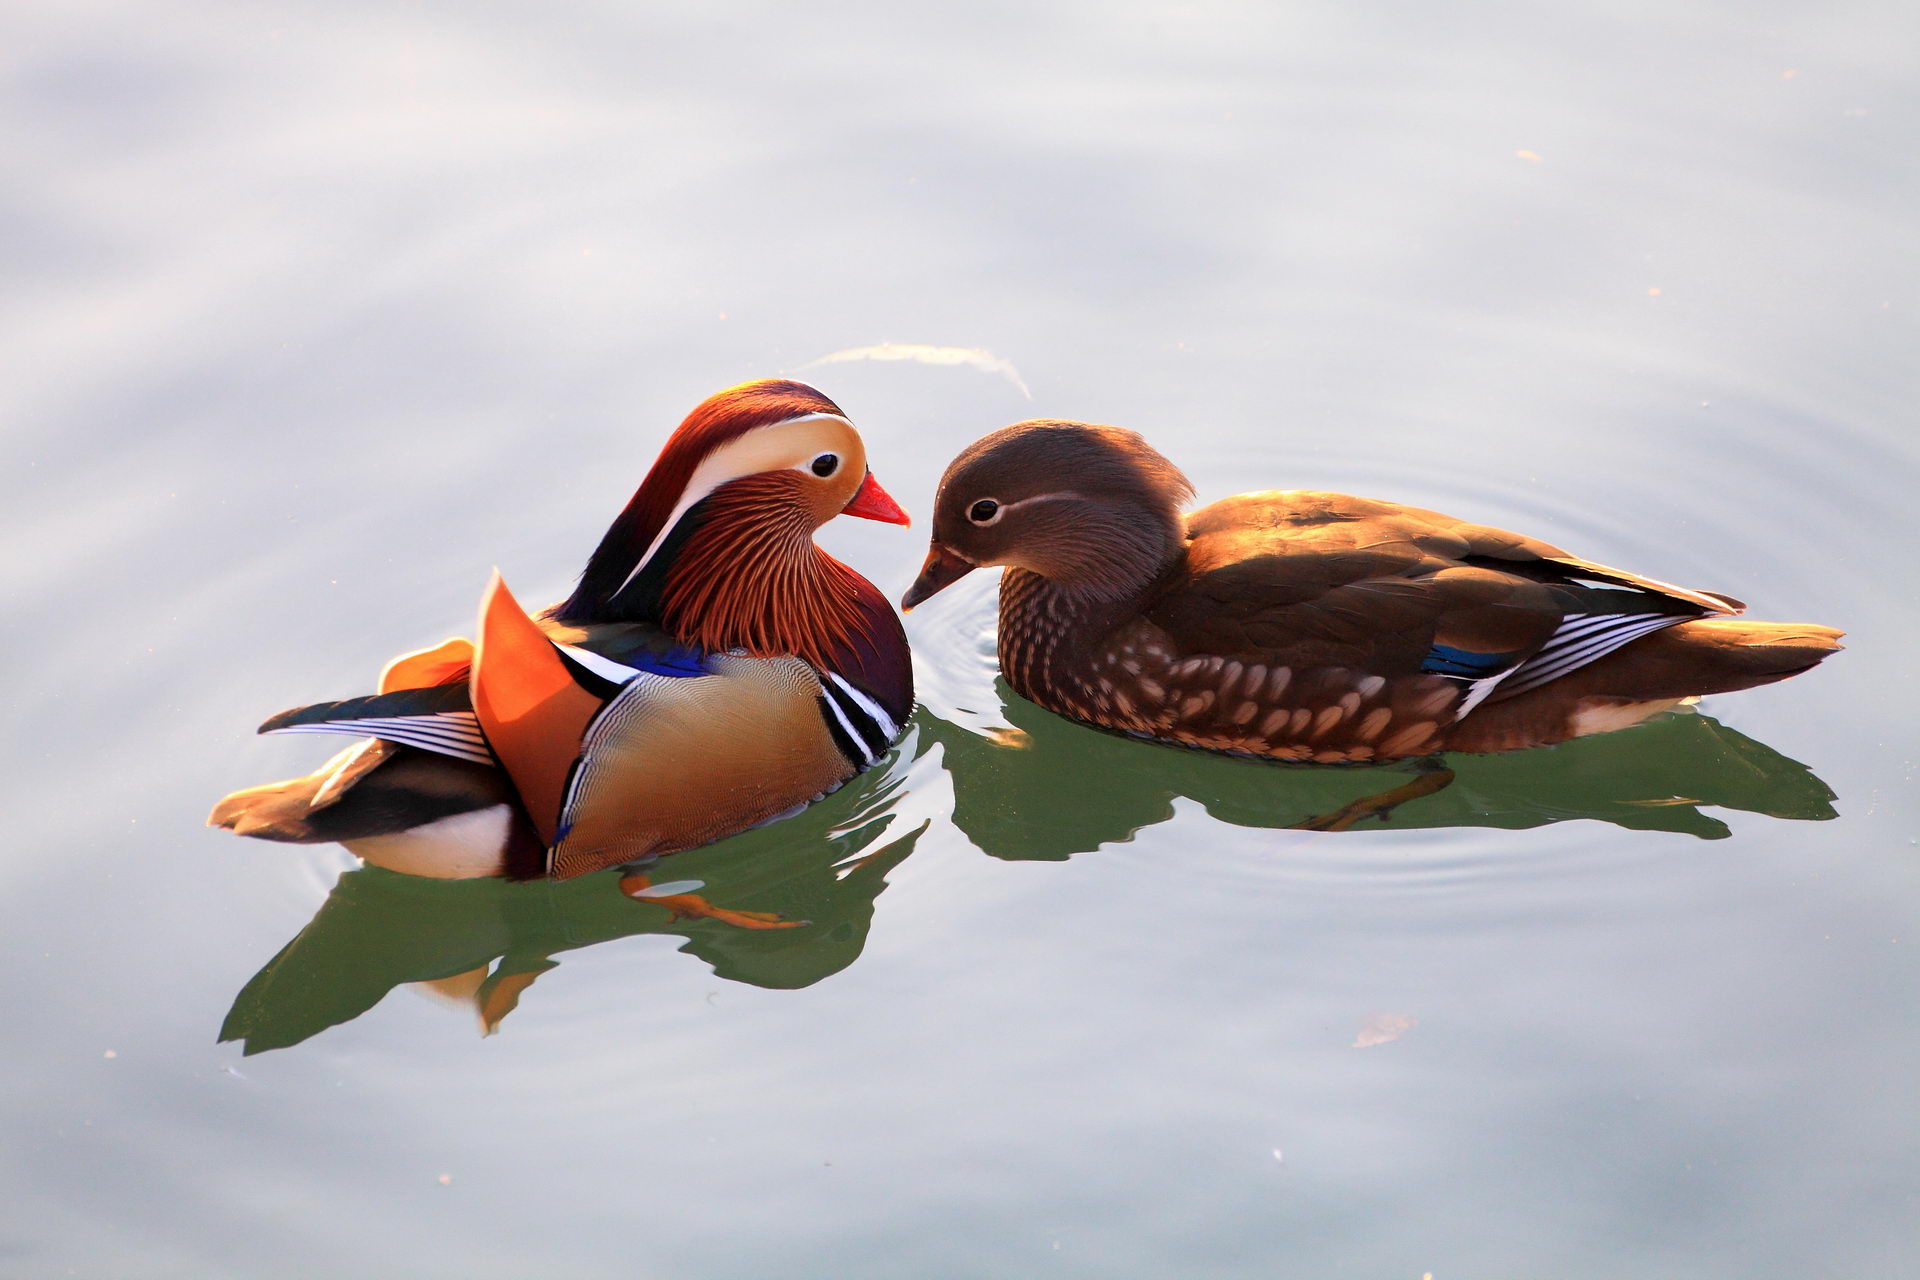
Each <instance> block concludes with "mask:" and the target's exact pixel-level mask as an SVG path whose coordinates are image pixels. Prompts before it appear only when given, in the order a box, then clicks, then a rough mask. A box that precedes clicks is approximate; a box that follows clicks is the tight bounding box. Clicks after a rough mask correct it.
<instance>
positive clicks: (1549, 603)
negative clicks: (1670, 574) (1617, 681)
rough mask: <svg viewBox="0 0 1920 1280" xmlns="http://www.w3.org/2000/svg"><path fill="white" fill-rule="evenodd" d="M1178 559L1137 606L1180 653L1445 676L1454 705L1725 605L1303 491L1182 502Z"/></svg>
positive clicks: (1543, 546) (1429, 516)
mask: <svg viewBox="0 0 1920 1280" xmlns="http://www.w3.org/2000/svg"><path fill="white" fill-rule="evenodd" d="M1186 570H1187V571H1186V572H1185V573H1184V574H1182V575H1180V576H1179V577H1177V578H1176V579H1175V580H1174V581H1173V582H1172V583H1171V584H1170V585H1169V586H1168V587H1167V588H1166V589H1164V590H1163V591H1162V593H1161V594H1160V595H1159V596H1158V597H1156V598H1155V599H1154V600H1153V601H1152V603H1151V604H1150V605H1149V607H1148V609H1147V617H1148V619H1149V620H1150V621H1151V622H1153V623H1154V624H1155V625H1157V626H1159V627H1160V628H1162V629H1163V630H1164V631H1165V632H1166V633H1167V635H1168V638H1169V639H1170V640H1171V641H1172V643H1173V644H1174V646H1175V648H1176V649H1178V650H1179V651H1180V652H1181V653H1183V654H1218V655H1221V656H1222V657H1226V658H1231V659H1237V660H1240V661H1259V662H1265V663H1284V664H1287V665H1289V666H1292V667H1295V668H1312V667H1323V666H1324V667H1343V668H1347V669H1349V670H1354V671H1360V672H1364V673H1367V674H1370V675H1379V676H1385V677H1388V678H1392V677H1395V676H1403V675H1415V674H1427V675H1440V676H1445V677H1449V678H1452V679H1455V680H1458V681H1460V682H1461V684H1462V686H1463V687H1464V688H1466V689H1467V697H1466V698H1465V699H1463V700H1462V703H1461V705H1460V707H1459V708H1458V710H1457V712H1456V715H1464V714H1465V713H1466V711H1468V710H1471V708H1472V707H1473V706H1474V705H1476V704H1477V703H1478V702H1479V701H1480V700H1482V699H1483V698H1485V697H1488V696H1491V695H1494V694H1495V693H1496V690H1497V691H1498V693H1500V694H1502V695H1507V696H1510V694H1511V693H1512V692H1520V691H1523V690H1524V688H1531V687H1537V685H1539V684H1541V683H1544V682H1545V681H1546V680H1550V679H1554V678H1556V677H1557V676H1558V675H1560V674H1564V673H1565V672H1566V671H1569V670H1573V669H1575V668H1577V667H1578V666H1581V665H1584V664H1585V663H1586V662H1590V661H1592V660H1593V659H1594V658H1596V657H1599V656H1600V655H1601V654H1604V653H1606V652H1609V651H1610V650H1611V649H1612V648H1617V647H1618V646H1619V645H1621V644H1625V643H1627V642H1628V641H1629V640H1632V639H1634V638H1635V637H1637V636H1639V635H1643V634H1646V633H1647V632H1649V631H1652V630H1657V629H1659V628H1661V627H1665V626H1671V625H1673V624H1674V623H1677V622H1682V621H1685V620H1687V619H1689V618H1694V617H1700V616H1704V615H1706V614H1709V613H1727V612H1730V611H1732V610H1733V608H1734V602H1731V601H1727V600H1725V599H1724V598H1722V597H1718V596H1713V595H1709V594H1706V593H1703V592H1696V591H1689V590H1687V589H1685V588H1679V587H1673V586H1671V585H1669V584H1667V583H1662V582H1658V581H1656V580H1654V579H1650V578H1641V577H1639V576H1637V575H1634V574H1628V573H1625V572H1622V571H1620V570H1616V569H1611V568H1608V567H1607V566H1604V565H1598V564H1594V563H1592V562H1591V561H1586V560H1582V559H1579V558H1578V557H1575V556H1570V555H1568V554H1567V553H1566V552H1564V551H1562V550H1561V549H1560V548H1558V547H1555V546H1553V545H1551V544H1549V543H1544V542H1540V541H1538V540H1536V539H1533V538H1527V537H1524V536H1522V535H1519V534H1514V533H1509V532H1507V531H1505V530H1502V529H1495V528H1492V527H1489V526H1486V525H1477V524H1470V523H1467V522H1465V521H1460V520H1455V519H1453V518H1451V517H1449V516H1445V515H1442V514H1440V513H1438V512H1434V511H1427V510H1423V509H1421V508H1417V507H1403V506H1399V505H1397V504H1394V503H1388V502H1379V501H1375V500H1372V499H1367V498H1356V497H1351V496H1348V495H1345V494H1336V493H1320V492H1314V491H1304V490H1295V491H1286V492H1268V493H1255V494H1242V495H1240V496H1238V497H1234V498H1228V499H1225V500H1224V501H1222V502H1217V503H1215V504H1213V505H1212V506H1210V507H1207V508H1204V509H1203V510H1201V511H1198V512H1196V513H1194V515H1193V516H1192V517H1191V518H1190V520H1189V523H1188V552H1187V565H1186ZM1536 677H1538V678H1536ZM1508 681H1511V682H1512V684H1511V686H1510V687H1508V686H1506V682H1508Z"/></svg>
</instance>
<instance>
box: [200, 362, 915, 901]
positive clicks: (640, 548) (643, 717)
mask: <svg viewBox="0 0 1920 1280" xmlns="http://www.w3.org/2000/svg"><path fill="white" fill-rule="evenodd" d="M838 515H853V516H859V517H862V518H864V519H869V520H879V521H882V522H886V523H892V524H906V523H907V516H906V513H905V512H904V511H902V510H901V509H900V507H899V504H897V503H896V502H894V500H893V499H892V498H891V497H890V496H888V494H887V492H886V490H885V489H883V488H882V487H881V486H880V484H879V482H878V481H876V480H875V479H874V478H873V477H872V476H871V475H870V474H869V473H868V470H867V463H866V450H865V446H864V445H863V444H862V442H861V440H860V437H859V435H858V433H857V432H855V431H854V429H853V426H852V424H851V423H850V422H849V421H848V420H847V418H846V416H845V414H843V413H842V412H841V411H840V409H839V407H838V406H837V405H835V404H834V403H833V402H832V401H831V400H829V399H827V397H825V396H824V395H822V394H820V392H818V391H816V390H814V389H813V388H812V387H809V386H806V385H805V384H803V383H798V382H791V381H786V380H781V379H769V380H765V381H761V382H753V383H745V384H742V385H741V386H738V387H732V388H729V389H727V390H726V391H722V392H720V393H719V394H717V395H714V396H711V397H709V398H708V399H707V400H705V401H703V402H702V403H701V404H700V405H698V406H697V407H695V409H694V410H693V412H691V413H690V414H688V415H687V417H686V419H685V420H684V421H683V422H682V423H681V424H680V426H679V428H678V429H676V430H675V431H674V433H673V434H672V436H671V437H669V439H668V440H667V443H666V445H665V446H664V447H663V448H662V450H661V452H660V456H659V458H658V459H657V460H656V462H655V463H654V466H653V468H652V470H651V471H650V472H649V473H648V475H647V477H646V479H645V480H644V481H643V482H642V483H641V485H640V487H639V489H638V490H637V491H636V492H635V493H634V496H633V498H632V499H631V500H630V501H629V502H628V503H627V505H626V507H625V509H623V510H622V512H621V513H620V516H619V517H618V518H617V519H616V520H615V521H614V523H613V525H612V527H610V528H609V529H608V531H607V533H606V535H605V536H604V537H603V538H602V539H601V541H600V544H599V546H598V547H597V548H596V550H595V551H594V554H593V556H592V558H591V559H590V560H589V561H588V564H587V567H586V570H585V572H583V573H582V575H581V578H580V583H579V586H578V587H577V588H576V590H575V591H574V592H573V594H572V595H571V596H569V597H568V598H567V599H566V600H564V601H562V602H561V603H560V604H558V605H556V606H554V607H553V608H551V609H548V610H545V611H543V612H541V613H539V614H537V615H534V616H531V617H530V616H528V615H527V614H526V613H525V612H524V611H523V610H521V608H520V607H519V606H518V605H517V604H516V603H515V602H514V600H513V597H512V596H511V594H510V593H508V592H507V590H506V588H505V586H504V584H502V583H500V582H499V581H498V578H497V577H496V579H495V582H494V584H493V586H492V587H490V588H489V591H488V594H487V599H486V602H485V604H484V606H483V609H482V617H481V625H480V629H479V635H480V645H479V648H478V651H477V652H476V651H475V649H474V647H473V646H472V645H470V644H468V643H467V642H466V641H463V640H456V641H450V642H448V643H446V644H443V645H441V646H438V647H436V648H434V649H432V650H423V651H421V652H420V653H418V654H411V655H405V656H404V657H403V658H401V659H396V660H395V661H394V662H393V663H390V664H389V665H388V667H387V669H386V671H385V672H384V673H383V676H382V681H381V688H380V692H379V693H378V694H375V695H372V696H370V697H366V698H354V699H348V700H346V701H344V702H338V703H325V704H319V705H316V706H312V707H303V708H297V709H295V710H293V711H289V712H284V713H282V714H281V715H279V716H276V717H274V718H273V719H272V720H269V721H268V722H267V724H266V725H264V726H263V727H262V728H263V731H269V732H280V731H288V732H327V733H344V734H350V735H354V736H364V737H366V738H371V739H374V741H372V742H369V743H367V744H366V745H365V747H364V748H362V747H356V748H351V749H350V750H349V752H348V753H344V754H343V755H342V756H341V757H337V758H336V760H335V761H334V762H332V763H331V764H330V765H329V766H325V767H323V768H322V770H321V771H320V772H318V773H316V774H314V775H313V776H311V777H310V778H304V779H294V780H291V781H289V782H285V783H276V784H272V785H270V786H268V787H263V788H253V789H250V790H248V791H243V792H238V793H235V794H234V795H232V796H229V797H228V798H227V799H226V800H223V801H222V802H221V803H220V805H218V806H217V807H216V808H215V810H214V814H213V817H212V818H211V819H210V821H212V822H213V824H214V825H217V826H225V827H230V828H232V829H234V830H236V831H240V832H243V833H246V834H253V835H259V836H262V837H264V838H268V839H277V840H290V841H296V842H315V841H325V840H339V841H340V842H342V843H344V844H346V845H347V847H348V848H349V849H351V850H353V851H354V852H356V853H359V854H361V856H363V857H365V858H367V859H368V860H369V861H374V862H378V863H380V864H381V865H385V866H389V867H392V868H394V869H398V870H405V871H411V872H417V873H420V874H427V875H452V876H464V875H476V874H493V873H501V872H504V873H506V874H509V875H514V876H528V875H538V874H541V873H545V874H550V875H554V876H569V875H575V874H579V873H581V872H584V871H589V870H593V869H595V868H599V867H605V866H612V865H619V864H622V863H628V862H632V861H635V860H644V859H648V858H652V857H657V856H659V855H661V854H665V853H671V852H673V851H675V850H677V849H684V848H690V847H692V846H694V845H697V844H703V843H706V842H708V841H711V840H715V839H719V838H721V837H723V836H726V835H730V834H733V833H734V832H736V831H739V830H742V829H744V828H746V827H748V826H751V825H754V824H755V823H758V822H763V821H766V820H768V819H770V818H773V817H776V816H779V815H780V814H782V813H784V812H787V811H789V810H791V809H792V808H794V807H795V806H796V805H799V804H804V803H806V802H807V801H809V800H812V799H816V798H818V797H819V796H820V795H821V794H824V793H825V792H827V791H831V790H833V789H834V788H835V787H837V786H839V785H840V784H841V783H843V782H845V781H846V780H847V779H848V778H850V777H851V776H853V774H855V773H857V772H859V771H860V770H861V769H864V768H866V767H868V766H869V765H871V764H872V763H874V761H876V760H877V759H879V758H880V756H881V755H882V754H883V753H884V752H885V751H886V749H887V748H888V746H889V745H890V744H891V743H892V742H893V741H894V740H895V739H896V738H897V737H898V736H899V733H900V730H901V728H902V727H903V726H904V724H905V722H906V719H907V715H908V713H909V712H910V711H911V709H912V704H913V686H912V676H911V671H910V667H909V663H908V658H907V647H906V637H905V635H904V633H903V632H902V630H901V628H900V621H899V618H898V617H897V616H896V615H895V614H894V612H893V610H892V608H891V607H890V606H889V605H888V604H887V602H886V600H885V598H884V597H882V596H881V595H880V593H879V591H878V590H876V589H875V588H874V587H873V585H872V584H871V583H869V582H867V581H866V580H865V579H864V578H862V577H861V576H860V575H859V574H857V573H855V572H854V571H853V570H852V569H850V568H848V567H847V566H846V565H843V564H841V563H840V562H839V561H837V560H835V559H834V558H833V557H831V556H829V555H828V554H827V553H826V552H824V551H822V550H821V549H820V548H819V547H818V546H816V545H815V544H814V542H813V536H812V535H813V531H814V530H815V529H816V528H818V527H819V526H820V525H823V524H825V523H826V522H827V521H829V520H831V519H833V518H834V517H835V516H838Z"/></svg>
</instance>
